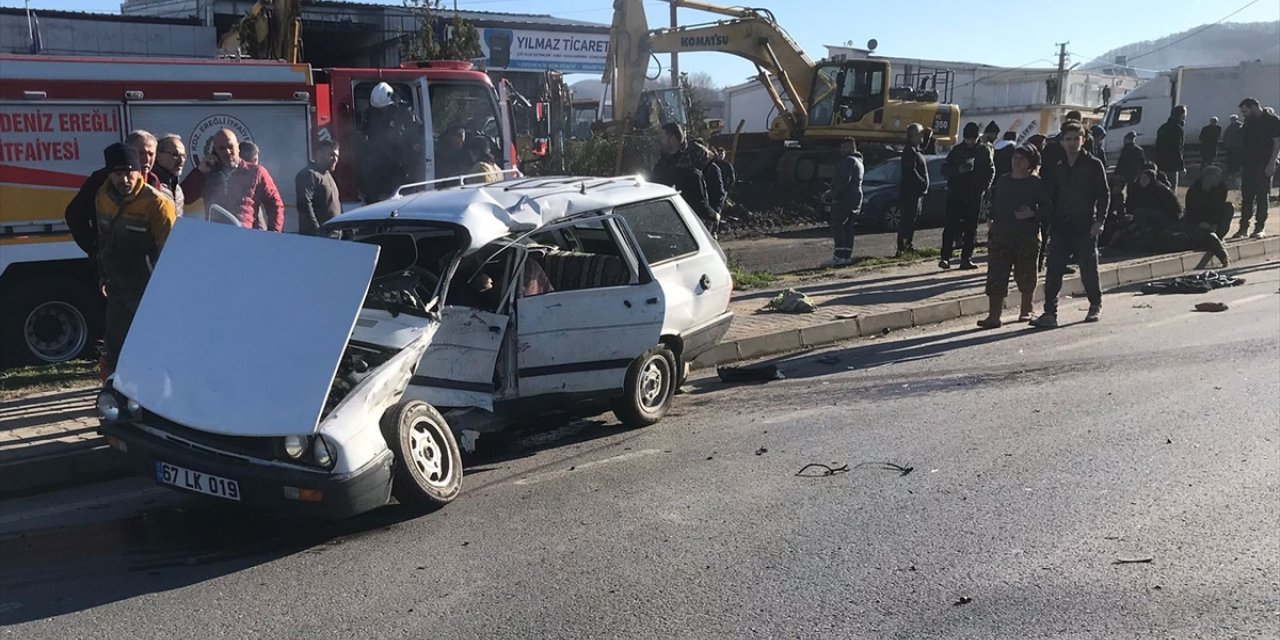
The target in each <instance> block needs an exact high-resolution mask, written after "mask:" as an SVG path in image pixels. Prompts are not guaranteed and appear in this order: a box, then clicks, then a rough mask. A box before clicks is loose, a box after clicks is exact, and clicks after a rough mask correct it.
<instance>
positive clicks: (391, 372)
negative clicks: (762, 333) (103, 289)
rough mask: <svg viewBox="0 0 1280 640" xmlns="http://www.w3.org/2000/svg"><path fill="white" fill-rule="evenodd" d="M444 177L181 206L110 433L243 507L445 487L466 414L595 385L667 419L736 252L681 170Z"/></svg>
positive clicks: (450, 494) (646, 417)
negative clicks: (349, 195)
mask: <svg viewBox="0 0 1280 640" xmlns="http://www.w3.org/2000/svg"><path fill="white" fill-rule="evenodd" d="M432 186H434V185H432V184H429V183H424V184H422V185H409V186H407V187H402V188H401V190H400V192H399V193H398V194H397V195H396V196H395V197H394V198H392V199H390V200H387V201H385V202H381V203H378V204H375V205H370V206H368V207H363V208H361V209H357V210H354V211H352V212H350V213H347V214H344V215H342V216H339V217H337V218H335V219H333V220H331V221H330V222H329V223H328V224H326V225H325V228H324V230H325V231H326V232H327V233H328V234H329V236H330V237H328V238H311V237H299V236H282V235H279V234H270V233H259V232H255V231H252V230H245V229H239V228H232V227H227V226H222V225H213V224H208V223H204V222H200V221H194V220H193V221H188V220H180V221H179V223H178V225H177V226H176V227H175V229H174V231H173V233H172V235H171V237H170V239H169V241H168V243H167V244H166V246H165V249H164V252H163V254H162V255H161V258H160V260H159V262H158V264H157V267H156V271H155V273H154V274H153V276H152V280H151V283H150V284H149V285H148V288H147V291H146V294H145V296H144V297H143V300H142V304H141V306H140V308H139V310H138V314H137V317H136V318H135V320H134V324H133V326H132V329H131V330H130V333H129V337H128V338H127V339H126V341H125V344H124V346H123V349H122V352H121V356H120V362H119V366H118V368H117V370H116V372H115V374H114V375H113V376H112V377H111V378H110V379H109V380H108V382H107V385H106V388H105V389H104V390H103V391H102V393H101V394H100V396H99V398H98V407H99V412H100V414H101V417H102V421H103V423H102V428H101V431H102V433H103V434H105V435H106V436H107V437H108V441H109V442H110V443H111V444H112V446H114V447H116V448H117V449H119V450H121V451H124V452H125V453H126V454H127V455H129V456H130V457H131V458H132V459H133V460H134V461H135V464H136V465H137V467H138V469H139V471H141V472H142V473H145V474H147V475H151V476H154V477H155V478H156V481H157V482H158V483H160V484H163V485H166V486H170V487H173V488H177V489H179V490H185V491H190V492H194V493H200V494H204V495H209V496H213V497H215V498H220V499H223V500H229V501H237V502H242V503H245V504H249V505H252V506H257V507H263V508H281V507H286V508H289V509H290V510H291V511H294V512H300V513H305V514H312V515H321V516H327V517H344V516H348V515H352V514H355V513H359V512H362V511H366V510H369V509H372V508H376V507H378V506H381V505H383V504H386V503H387V502H388V500H389V498H390V496H391V495H393V494H394V495H395V497H397V498H398V499H399V500H400V501H401V502H402V503H408V504H412V505H414V506H417V507H424V508H428V507H434V506H438V505H442V504H445V503H447V502H449V501H450V500H452V499H453V498H454V497H455V496H456V495H457V494H458V491H459V490H460V489H461V486H462V463H461V450H460V447H459V445H458V439H459V436H460V438H461V440H462V441H463V442H464V443H465V444H467V445H472V444H474V441H475V439H476V438H477V437H479V436H481V435H482V434H486V433H491V432H494V431H498V430H500V429H501V428H502V427H504V426H506V425H508V424H510V422H512V421H513V420H514V419H517V418H519V419H524V420H527V419H528V418H529V417H530V416H532V415H537V414H538V413H541V412H544V411H546V410H549V409H560V408H564V407H565V406H567V405H568V404H569V403H572V402H574V401H578V400H584V399H585V400H608V401H609V402H611V404H612V408H613V411H614V413H615V414H616V415H617V417H618V418H619V419H620V420H621V422H622V423H623V424H626V425H629V426H644V425H648V424H652V423H654V422H656V421H658V420H659V419H661V418H662V416H663V415H664V414H665V413H666V411H667V408H668V407H669V406H670V403H671V398H672V396H673V395H674V392H675V390H676V388H678V386H679V384H680V382H681V380H682V378H683V376H684V373H685V371H686V370H687V366H686V364H685V363H687V362H690V361H692V360H693V359H694V358H696V357H697V356H698V355H699V354H701V353H703V352H705V351H707V350H708V349H710V348H712V347H713V346H715V344H716V343H717V342H718V341H719V340H720V338H721V337H723V336H724V334H725V333H726V332H727V331H728V328H729V324H730V321H731V316H730V314H729V312H728V303H729V297H730V294H731V291H732V282H731V279H730V274H729V270H728V267H727V266H726V264H725V258H724V254H723V253H722V252H721V250H720V248H719V246H718V244H717V243H716V241H715V240H714V239H713V238H712V237H711V235H710V234H709V233H708V232H707V230H706V228H705V227H704V226H703V225H702V224H701V223H700V222H699V221H698V219H697V218H696V217H695V216H694V214H693V212H692V211H691V210H690V209H689V207H688V205H686V204H685V202H684V201H683V200H682V199H681V198H680V196H679V195H678V194H677V193H676V192H675V191H673V190H671V189H670V188H668V187H665V186H660V185H654V184H649V183H647V182H645V181H644V180H643V179H641V178H635V177H632V178H608V179H601V178H577V177H561V178H520V179H513V180H505V181H501V182H496V183H492V184H488V185H481V186H466V187H461V188H453V189H444V190H438V191H437V190H432V189H431V187H432ZM333 238H339V239H341V240H343V241H336V240H334V239H333ZM250 317H252V318H255V319H256V320H254V321H253V322H246V321H245V319H246V318H250ZM263 318H266V319H269V320H268V321H266V322H263V321H262V320H261V319H263Z"/></svg>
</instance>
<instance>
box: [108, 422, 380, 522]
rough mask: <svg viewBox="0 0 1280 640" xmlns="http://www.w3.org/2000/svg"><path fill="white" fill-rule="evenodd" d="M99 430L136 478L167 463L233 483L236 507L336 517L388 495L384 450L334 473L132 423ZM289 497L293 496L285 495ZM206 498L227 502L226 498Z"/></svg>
mask: <svg viewBox="0 0 1280 640" xmlns="http://www.w3.org/2000/svg"><path fill="white" fill-rule="evenodd" d="M99 431H100V432H101V433H102V434H103V435H104V436H107V437H108V438H114V439H116V440H118V441H119V442H121V443H123V444H124V445H125V448H126V451H125V452H124V455H126V456H128V458H129V460H130V464H131V466H132V467H133V468H134V469H135V470H136V471H137V472H138V473H139V474H141V475H145V476H148V477H151V478H155V477H156V463H157V462H165V463H168V464H170V465H176V466H179V467H183V468H186V469H190V470H192V471H195V472H198V473H202V474H209V475H214V476H219V477H221V478H225V479H229V480H235V481H236V483H238V485H239V496H240V500H239V502H240V504H244V505H246V506H249V507H252V508H255V509H261V510H264V511H273V512H281V513H288V514H293V515H300V516H312V517H319V518H329V519H339V518H346V517H349V516H353V515H356V514H358V513H363V512H365V511H370V510H372V509H376V508H378V507H381V506H383V505H385V504H387V502H388V501H389V500H390V497H391V463H392V454H391V452H390V451H385V452H383V453H382V454H381V455H380V456H378V457H377V458H374V459H373V460H371V461H370V462H368V463H367V464H365V465H364V466H363V467H361V468H360V469H358V470H356V471H354V472H352V473H348V474H333V473H329V472H325V471H322V470H316V471H309V470H301V469H295V468H289V467H285V466H281V465H275V464H271V463H268V462H266V461H255V460H252V459H248V458H245V457H243V456H238V455H233V454H224V453H218V452H216V451H214V450H212V449H206V448H203V447H201V448H195V447H193V446H192V445H189V444H187V443H186V442H185V441H178V440H170V439H168V438H165V437H162V436H159V435H156V434H154V433H151V432H149V431H147V430H144V429H143V428H142V427H140V426H139V425H138V424H135V423H132V422H117V423H110V424H103V425H102V426H101V427H100V429H99ZM113 446H114V444H113ZM117 448H119V447H117ZM157 484H160V486H163V487H165V488H169V489H173V490H175V491H180V492H182V493H190V494H191V495H204V494H201V493H196V492H192V491H185V490H183V489H181V488H179V487H174V486H172V485H168V484H162V483H159V482H157ZM290 495H292V496H294V497H292V498H291V497H288V496H290ZM297 496H308V497H309V499H308V500H302V499H300V498H298V497H297ZM206 497H208V498H209V499H210V500H221V501H227V502H230V500H227V499H225V498H218V497H211V496H206Z"/></svg>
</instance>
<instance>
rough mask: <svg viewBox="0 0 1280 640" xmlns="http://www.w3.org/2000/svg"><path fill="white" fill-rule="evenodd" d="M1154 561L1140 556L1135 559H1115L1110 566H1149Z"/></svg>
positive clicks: (1148, 557)
mask: <svg viewBox="0 0 1280 640" xmlns="http://www.w3.org/2000/svg"><path fill="white" fill-rule="evenodd" d="M1154 561H1155V558H1153V557H1151V556H1140V557H1136V558H1116V560H1115V562H1112V563H1111V564H1150V563H1152V562H1154Z"/></svg>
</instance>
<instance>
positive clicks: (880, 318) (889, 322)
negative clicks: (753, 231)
mask: <svg viewBox="0 0 1280 640" xmlns="http://www.w3.org/2000/svg"><path fill="white" fill-rule="evenodd" d="M1227 256H1228V257H1229V258H1231V266H1232V267H1235V266H1244V265H1248V264H1254V263H1258V262H1263V261H1265V260H1268V259H1278V258H1280V238H1264V239H1261V240H1246V241H1244V242H1236V243H1231V244H1228V245H1227ZM1209 262H1215V263H1216V261H1213V260H1212V258H1211V257H1209V256H1208V254H1205V253H1203V252H1198V251H1188V252H1185V253H1175V254H1169V255H1163V256H1159V257H1155V258H1151V259H1145V258H1143V259H1138V260H1136V261H1132V262H1126V263H1120V264H1115V265H1109V266H1104V267H1103V268H1101V269H1099V271H1098V276H1099V279H1100V280H1101V283H1102V289H1103V291H1109V290H1112V289H1118V288H1121V287H1126V286H1129V285H1132V284H1138V283H1142V282H1149V281H1151V280H1160V279H1163V278H1171V277H1174V276H1179V275H1182V274H1184V273H1189V272H1191V271H1196V270H1198V269H1202V268H1206V266H1207V264H1208V263H1209ZM1242 263H1243V264H1242ZM1083 293H1084V285H1083V284H1082V283H1081V281H1080V278H1079V277H1074V278H1069V279H1067V280H1065V281H1063V283H1062V294H1063V295H1073V296H1074V295H1082V294H1083ZM1043 298H1044V290H1043V288H1041V287H1037V289H1036V300H1037V301H1039V300H1042V299H1043ZM1017 304H1018V300H1017V297H1016V296H1010V297H1009V298H1008V299H1007V300H1006V306H1007V307H1011V306H1016V305H1017ZM986 311H987V297H986V296H984V295H973V296H965V297H963V298H957V299H954V300H947V301H944V302H931V303H927V304H921V305H918V306H915V307H910V308H907V309H898V310H894V311H886V312H883V313H869V314H865V315H859V316H857V317H855V318H849V319H842V320H837V321H834V322H823V323H818V324H815V325H813V326H810V327H804V328H801V329H788V330H786V331H780V332H778V333H771V334H765V335H760V336H751V337H749V338H743V339H741V340H733V341H729V342H722V343H720V344H719V345H717V346H716V347H715V348H714V349H712V350H710V351H708V352H706V353H704V354H702V355H701V356H699V357H698V359H697V360H694V361H693V368H694V369H704V368H707V367H715V366H719V365H722V364H729V363H732V362H738V361H741V360H751V359H755V358H763V357H766V356H777V355H783V354H787V353H794V352H796V351H803V350H805V349H811V348H814V347H820V346H824V345H828V344H832V343H836V342H843V341H845V340H851V339H853V338H861V337H867V336H873V335H876V334H882V333H888V332H890V331H894V330H897V329H908V328H911V327H921V326H926V325H931V324H938V323H941V322H946V321H948V320H955V319H956V318H963V317H966V316H973V315H978V314H980V313H986Z"/></svg>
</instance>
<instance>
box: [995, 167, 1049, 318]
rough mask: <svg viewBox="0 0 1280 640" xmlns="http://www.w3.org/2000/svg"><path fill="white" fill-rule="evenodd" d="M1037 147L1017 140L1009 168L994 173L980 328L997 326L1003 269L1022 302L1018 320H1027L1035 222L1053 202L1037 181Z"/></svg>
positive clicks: (1004, 290)
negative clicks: (986, 309) (984, 313)
mask: <svg viewBox="0 0 1280 640" xmlns="http://www.w3.org/2000/svg"><path fill="white" fill-rule="evenodd" d="M1039 167H1040V152H1039V151H1037V150H1036V148H1035V147H1033V146H1031V145H1023V146H1021V147H1018V148H1017V149H1015V150H1014V152H1013V171H1012V172H1011V173H1007V174H1005V175H1003V176H1000V178H999V180H998V182H997V183H996V197H995V201H994V202H993V203H992V205H991V228H990V231H989V232H988V234H987V235H988V238H987V300H988V302H989V305H990V307H989V313H988V314H987V317H986V318H983V319H982V320H979V321H978V326H979V327H982V328H983V329H995V328H996V327H999V326H1000V324H1001V322H1000V314H1001V312H1002V311H1004V299H1005V297H1006V296H1007V295H1008V293H1009V273H1010V271H1012V272H1013V279H1014V281H1015V282H1017V283H1018V292H1019V293H1020V294H1022V306H1021V307H1020V312H1019V314H1018V320H1020V321H1023V322H1025V321H1028V320H1030V319H1031V311H1032V307H1031V296H1032V295H1033V294H1034V293H1035V290H1036V256H1037V254H1038V253H1039V251H1040V223H1041V221H1042V220H1046V219H1049V218H1050V217H1051V216H1052V213H1053V211H1052V209H1053V201H1052V200H1051V199H1050V198H1049V190H1048V188H1047V187H1046V186H1045V184H1044V182H1042V181H1041V180H1040V176H1039V175H1038V172H1037V169H1039Z"/></svg>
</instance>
